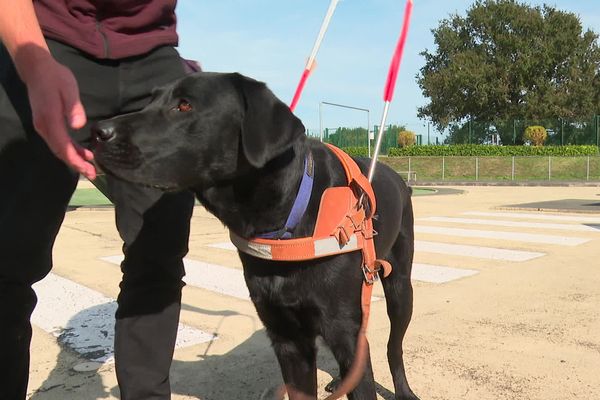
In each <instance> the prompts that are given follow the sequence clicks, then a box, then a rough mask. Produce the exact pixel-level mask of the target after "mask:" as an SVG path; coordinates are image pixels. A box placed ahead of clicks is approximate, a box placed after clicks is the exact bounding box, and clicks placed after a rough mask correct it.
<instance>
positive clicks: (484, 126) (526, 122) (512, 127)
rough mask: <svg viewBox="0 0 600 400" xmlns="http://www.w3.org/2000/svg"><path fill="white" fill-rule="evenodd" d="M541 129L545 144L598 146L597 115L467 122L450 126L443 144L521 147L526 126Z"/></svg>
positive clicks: (599, 129) (599, 119)
mask: <svg viewBox="0 0 600 400" xmlns="http://www.w3.org/2000/svg"><path fill="white" fill-rule="evenodd" d="M535 125H537V126H543V127H544V128H546V131H547V133H548V138H547V140H546V142H545V143H544V144H545V145H550V146H559V145H582V144H588V145H596V146H600V115H594V116H592V117H589V118H584V119H577V120H575V119H569V118H561V117H557V118H549V119H540V120H535V119H510V120H500V121H490V122H481V121H474V120H467V121H464V122H461V123H455V124H451V125H450V126H449V128H448V130H447V132H446V138H445V140H444V142H445V143H446V144H504V145H518V144H523V143H524V139H523V134H524V132H525V129H526V128H527V127H529V126H535Z"/></svg>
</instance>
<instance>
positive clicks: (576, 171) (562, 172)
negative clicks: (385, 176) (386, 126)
mask: <svg viewBox="0 0 600 400" xmlns="http://www.w3.org/2000/svg"><path fill="white" fill-rule="evenodd" d="M379 160H380V161H381V162H383V163H385V164H388V165H389V166H390V167H391V168H392V169H394V170H396V171H402V172H406V171H408V170H409V169H410V170H411V171H415V172H416V174H417V181H418V182H427V181H430V182H431V181H434V182H435V181H450V182H452V181H456V182H506V181H512V180H514V181H520V182H524V181H525V182H526V181H582V182H584V181H600V157H598V156H594V157H591V156H590V157H589V158H588V157H514V175H513V157H381V158H380V159H379Z"/></svg>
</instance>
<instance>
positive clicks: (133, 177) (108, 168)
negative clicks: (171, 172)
mask: <svg viewBox="0 0 600 400" xmlns="http://www.w3.org/2000/svg"><path fill="white" fill-rule="evenodd" d="M94 154H95V155H96V157H95V159H94V165H95V166H96V169H97V170H98V171H99V172H101V173H104V174H106V175H110V176H113V177H115V178H117V179H120V180H123V181H126V182H130V183H133V184H135V185H139V186H142V187H146V188H150V189H157V190H161V191H163V192H176V191H179V190H181V188H180V187H179V185H177V184H176V183H172V182H167V183H165V182H160V183H156V182H151V181H150V180H144V179H143V178H142V177H140V176H138V174H136V173H135V171H137V170H138V169H137V167H135V166H132V164H129V163H123V162H119V163H116V164H113V163H112V162H111V161H112V160H113V159H112V158H108V160H110V161H108V162H107V159H106V158H105V153H104V152H98V153H96V151H94ZM140 165H141V162H140Z"/></svg>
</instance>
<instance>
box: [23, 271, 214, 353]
mask: <svg viewBox="0 0 600 400" xmlns="http://www.w3.org/2000/svg"><path fill="white" fill-rule="evenodd" d="M33 288H34V290H35V292H36V295H37V297H38V304H37V306H36V308H35V310H34V312H33V314H32V316H31V322H32V323H33V324H34V325H36V326H38V327H40V328H41V329H43V330H44V331H46V332H48V333H51V334H53V335H54V336H56V337H57V338H58V342H59V343H62V344H64V345H66V346H68V347H69V348H71V349H73V350H75V351H76V352H77V353H79V354H80V355H81V356H82V357H83V358H85V359H87V360H90V361H95V362H102V363H103V362H110V361H112V360H113V342H114V330H115V311H116V310H117V302H116V301H115V300H114V299H112V298H110V297H106V296H104V295H103V294H102V293H99V292H97V291H95V290H93V289H90V288H88V287H85V286H83V285H80V284H78V283H76V282H73V281H71V280H69V279H65V278H63V277H61V276H58V275H56V274H53V273H50V274H49V275H48V276H46V277H45V278H44V279H43V280H41V281H40V282H37V283H36V284H34V285H33ZM214 339H215V336H214V335H213V334H210V333H206V332H203V331H201V330H199V329H196V328H193V327H191V326H188V325H185V324H179V327H178V331H177V342H176V345H175V347H176V348H182V347H187V346H192V345H195V344H200V343H204V342H209V341H211V340H214Z"/></svg>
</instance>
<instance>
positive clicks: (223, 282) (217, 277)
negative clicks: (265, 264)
mask: <svg viewBox="0 0 600 400" xmlns="http://www.w3.org/2000/svg"><path fill="white" fill-rule="evenodd" d="M101 260H104V261H108V262H110V263H112V264H117V265H119V264H120V263H121V261H123V256H110V257H102V258H101ZM183 264H184V265H185V277H184V278H183V281H184V282H185V283H186V284H187V285H190V286H194V287H197V288H201V289H206V290H209V291H211V292H215V293H220V294H224V295H226V296H231V297H236V298H238V299H242V300H250V294H249V293H248V288H247V287H246V281H245V280H244V275H243V273H242V271H241V270H240V269H237V268H229V267H224V266H222V265H217V264H210V263H207V262H203V261H196V260H190V259H189V258H185V259H184V260H183Z"/></svg>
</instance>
